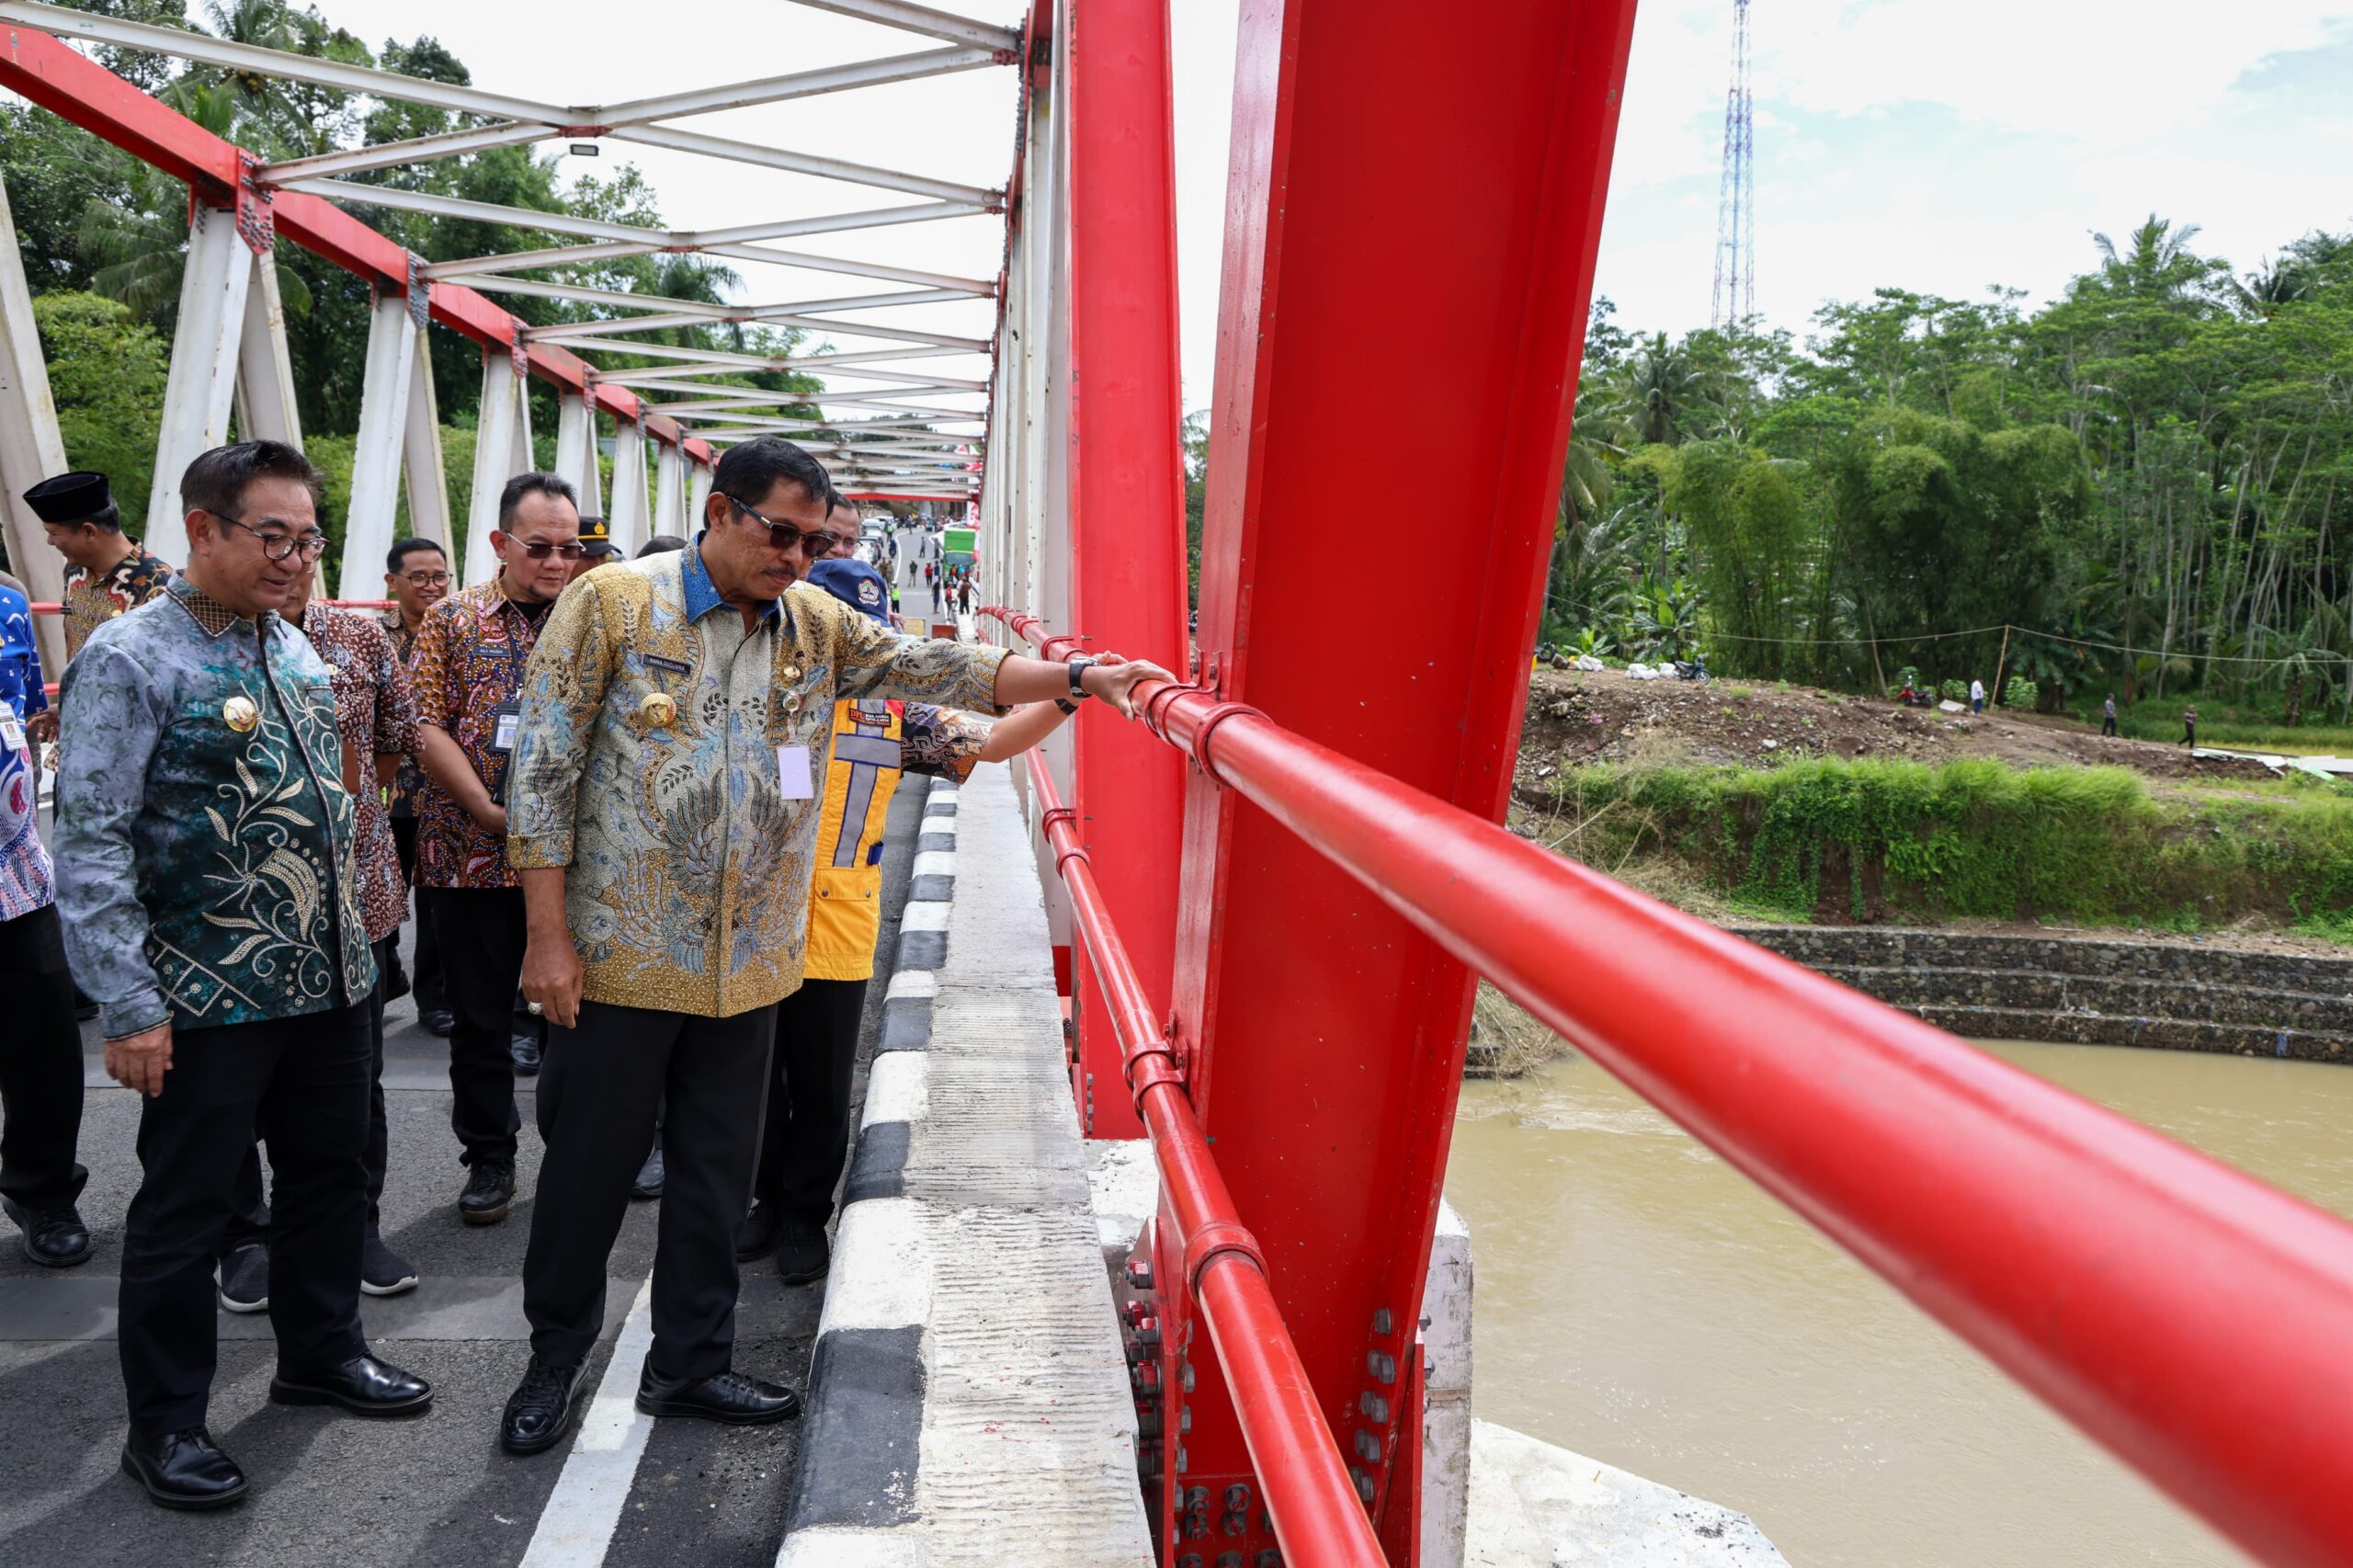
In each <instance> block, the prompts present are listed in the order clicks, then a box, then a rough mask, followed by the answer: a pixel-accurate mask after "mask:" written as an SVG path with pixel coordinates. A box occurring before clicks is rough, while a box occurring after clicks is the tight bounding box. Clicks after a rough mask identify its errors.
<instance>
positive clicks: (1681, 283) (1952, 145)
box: [191, 0, 2353, 408]
mask: <svg viewBox="0 0 2353 1568" xmlns="http://www.w3.org/2000/svg"><path fill="white" fill-rule="evenodd" d="M316 3H317V4H318V5H319V7H320V9H321V10H322V11H323V12H324V14H325V15H326V16H327V17H329V19H331V20H333V21H335V22H336V23H338V24H340V25H342V26H345V27H347V28H351V29H352V30H353V31H355V32H357V33H358V34H359V35H360V36H361V37H362V38H364V39H366V40H369V43H370V44H371V45H378V44H381V42H382V41H383V40H384V39H385V38H387V37H389V36H397V37H399V38H400V39H402V40H410V39H414V38H415V37H417V36H419V35H420V34H430V35H433V36H435V37H438V39H440V40H442V41H443V42H444V43H446V44H448V45H449V47H450V48H452V49H453V50H454V51H456V52H457V53H458V55H459V56H460V58H461V59H463V60H465V61H467V62H469V64H470V65H471V66H472V69H473V71H474V74H475V81H476V85H480V86H483V87H484V88H489V89H494V90H504V91H511V92H516V93H518V94H522V95H525V96H529V97H545V98H555V99H561V100H566V101H577V102H583V103H593V102H609V101H613V100H618V99H624V98H630V97H641V96H645V95H650V94H654V93H659V92H664V91H668V90H673V89H677V88H685V87H691V86H699V85H711V84H713V83H717V82H724V81H731V80H739V79H744V78H747V77H755V76H762V75H768V74H779V73H782V72H787V71H796V70H801V69H807V68H810V67H813V66H818V65H824V64H827V63H832V62H839V61H847V60H854V59H861V58H868V57H871V56H874V55H879V54H885V53H896V52H911V51H917V50H924V49H930V48H935V47H938V45H936V44H935V43H933V42H932V41H931V40H924V39H920V38H916V37H914V36H913V35H909V34H904V33H900V32H897V31H895V30H893V29H891V28H882V27H880V26H877V25H875V24H872V23H868V22H864V21H858V20H853V19H850V18H847V17H836V16H833V15H830V14H827V13H824V12H819V11H816V10H813V9H809V8H806V7H802V6H793V5H789V4H784V3H782V0H765V3H763V4H757V5H750V6H730V7H727V8H726V12H725V21H724V25H723V27H716V28H665V27H663V26H661V25H660V21H661V18H662V17H664V16H665V15H672V16H675V15H679V14H682V13H691V12H693V11H695V10H698V9H700V8H701V7H700V6H679V7H670V8H666V9H665V8H662V7H656V8H654V9H653V10H648V9H647V8H646V7H643V6H635V5H631V6H620V5H618V4H612V3H611V0H579V3H577V4H574V6H570V7H567V8H566V9H565V10H564V12H563V17H564V20H565V23H566V25H565V26H564V27H563V28H552V27H551V25H550V22H549V19H548V17H549V14H548V13H547V12H545V11H544V10H542V9H541V8H540V7H536V6H518V5H501V4H484V3H483V0H400V3H399V4H397V5H392V4H387V3H385V0H316ZM933 3H935V4H939V5H943V6H950V7H952V8H954V9H958V10H961V11H962V12H964V13H965V14H967V15H970V16H973V17H983V18H986V19H990V20H995V21H1002V22H1007V23H1010V22H1014V21H1017V19H1018V17H1019V16H1020V14H1021V12H1022V11H1023V9H1024V8H1025V6H1024V0H933ZM1732 5H1733V0H1643V4H1642V8H1641V10H1640V12H1639V14H1638V20H1637V23H1636V28H1635V36H1634V43H1633V53H1632V60H1631V66H1630V70H1629V79H1628V84H1627V90H1626V95H1625V101H1624V108H1623V114H1622V119H1621V121H1620V132H1619V139H1618V147H1617V153H1616V163H1615V166H1614V170H1613V174H1612V179H1611V187H1610V194H1609V201H1608V220H1607V223H1606V225H1605V228H1604V231H1603V235H1602V241H1601V252H1600V256H1599V260H1598V266H1597V278H1596V287H1597V291H1598V292H1599V293H1601V294H1604V295H1607V296H1608V298H1609V299H1610V300H1611V301H1613V302H1614V303H1615V304H1616V306H1617V308H1618V318H1617V319H1618V321H1619V323H1620V324H1621V325H1624V326H1627V327H1630V328H1633V329H1638V330H1640V329H1665V330H1669V331H1677V332H1680V331H1684V330H1688V328H1690V327H1693V326H1698V325H1704V324H1706V323H1707V320H1708V315H1709V307H1710V292H1711V278H1712V270H1713V264H1714V240H1715V228H1716V210H1717V190H1718V173H1719V168H1720V153H1721V146H1722V117H1723V98H1724V86H1725V84H1726V81H1727V79H1728V76H1729V69H1730V53H1731V17H1732ZM193 8H194V7H193V6H192V7H191V9H193ZM1171 11H1172V17H1173V23H1172V25H1173V44H1174V51H1175V54H1174V60H1175V77H1176V176H1177V177H1176V191H1177V247H1178V262H1179V268H1180V274H1181V287H1182V301H1181V314H1182V320H1183V329H1182V330H1183V358H1184V385H1185V399H1186V405H1187V406H1188V408H1197V407H1199V406H1202V405H1203V404H1205V403H1207V402H1208V401H1209V397H1210V391H1211V380H1212V373H1211V372H1212V360H1213V358H1214V356H1215V347H1216V322H1217V288H1218V272H1219V250H1220V243H1221V234H1220V228H1221V225H1222V222H1223V210H1224V187H1225V157H1226V144H1227V141H1228V137H1229V135H1230V131H1231V125H1230V115H1231V87H1232V74H1233V48H1234V26H1235V21H1234V17H1235V11H1236V0H1171ZM1751 16H1752V30H1753V35H1754V38H1755V42H1756V56H1755V67H1754V87H1755V97H1756V294H1757V304H1758V309H1759V312H1760V313H1761V314H1762V315H1763V316H1764V317H1765V319H1766V321H1767V324H1768V325H1773V326H1786V327H1789V328H1790V329H1792V330H1793V331H1796V332H1798V333H1799V334H1800V335H1801V336H1802V335H1803V334H1804V332H1805V330H1806V329H1807V327H1808V324H1809V323H1810V320H1811V318H1812V316H1813V312H1814V311H1815V310H1816V309H1817V308H1818V307H1819V306H1820V305H1821V304H1822V303H1823V302H1824V301H1827V300H1847V299H1859V298H1866V297H1868V296H1869V294H1870V290H1872V289H1873V288H1875V287H1878V286H1881V285H1895V286H1901V287H1904V288H1909V289H1913V290H1921V291H1933V292H1937V293H1940V294H1944V295H1946V296H1949V297H1954V298H1974V297H1978V296H1980V295H1982V293H1983V291H1984V290H1985V289H1986V288H1987V287H1989V286H1991V285H1994V284H1995V283H2002V284H2006V285H2010V286H2013V287H2017V288H2020V289H2024V290H2027V292H2028V294H2029V298H2030V299H2033V300H2040V299H2044V298H2048V297H2050V296H2051V295H2052V294H2053V293H2055V292H2056V291H2057V290H2060V289H2061V288H2063V286H2064V284H2065V282H2066V280H2067V278H2069V277H2070V276H2072V275H2073V274H2074V273H2075V272H2077V271H2080V270H2083V269H2085V268H2086V267H2087V266H2089V265H2090V259H2091V256H2092V248H2091V241H2090V232H2091V231H2093V230H2100V229H2104V230H2107V231H2108V232H2109V233H2114V234H2117V235H2119V236H2121V235H2122V233H2124V232H2125V231H2128V230H2130V229H2131V228H2132V227H2133V226H2134V225H2136V224H2137V223H2139V222H2141V221H2142V219H2143V217H2145V216H2146V215H2147V214H2149V213H2151V212H2153V211H2154V212H2156V213H2158V214H2161V215H2163V216H2166V217H2169V218H2173V219H2176V220H2177V221H2179V222H2188V223H2196V224H2199V225H2200V226H2201V227H2202V230H2203V233H2202V234H2201V236H2200V240H2199V242H2198V244H2200V247H2201V248H2202V249H2205V250H2206V251H2208V252H2210V253H2211V254H2219V255H2222V256H2227V257H2228V258H2229V259H2230V260H2231V261H2232V262H2233V263H2234V266H2235V267H2237V268H2238V269H2239V270H2240V271H2242V272H2245V271H2247V270H2249V269H2251V268H2253V267H2256V265H2257V264H2258V263H2259V262H2260V260H2261V259H2262V258H2263V257H2265V256H2268V255H2270V254H2273V253H2275V252H2276V251H2277V250H2278V249H2279V246H2280V245H2281V244H2284V243H2286V242H2287V241H2289V240H2291V239H2293V238H2294V237H2296V236H2297V235H2298V234H2300V233H2303V232H2305V231H2307V230H2309V229H2312V228H2314V227H2324V228H2334V229H2337V230H2340V231H2342V230H2346V229H2353V157H2348V156H2347V149H2348V148H2353V0H2238V3H2237V4H2235V5H2234V6H2229V7H2227V8H2226V10H2225V11H2222V12H2218V11H2217V10H2216V9H2215V8H2214V7H2213V6H2211V4H2200V5H2196V6H2193V5H2191V4H2189V3H2188V0H2131V3H2130V4H2118V3H2115V0H1972V3H1971V4H1970V5H1969V6H1956V5H1954V4H1952V3H1951V0H1754V7H1753V10H1752V13H1751ZM722 44H723V47H716V46H718V45H722ZM1014 112H1015V111H1014V78H1013V74H1012V73H1011V72H1009V71H1006V70H1003V69H995V70H983V71H975V72H971V73H966V74H961V75H954V76H946V77H938V78H933V79H931V80H928V81H925V82H919V83H910V84H902V85H893V86H887V87H879V88H868V89H862V90H860V91H858V92H856V93H850V94H842V95H835V96H832V97H820V98H814V99H807V100H802V101H800V102H797V103H790V104H782V105H773V106H767V107H764V108H755V109H746V110H741V111H736V112H734V113H731V114H724V115H712V116H705V117H699V118H697V119H693V120H688V121H683V122H680V123H684V124H688V125H691V126H692V127H694V128H695V129H698V130H703V131H710V132H713V133H716V134H721V135H726V136H733V137H737V138H740V139H744V140H748V141H758V142H768V143H770V144H774V145H782V146H789V147H792V148H795V149H797V150H801V151H806V152H812V153H826V154H830V155H833V156H836V157H841V158H847V159H854V160H856V161H858V162H862V163H866V164H870V165H881V166H885V167H892V168H898V169H904V170H911V171H915V172H918V173H922V174H926V175H932V176H939V177H943V178H949V179H957V180H962V181H966V182H970V183H973V184H980V185H988V186H995V185H1001V184H1003V183H1004V181H1005V178H1006V172H1007V167H1008V165H1009V159H1010V139H1011V136H1012V133H1013V130H1014ZM622 157H627V158H629V159H631V160H633V161H635V162H637V163H638V164H639V165H641V166H642V168H643V169H644V170H645V171H646V173H647V174H648V176H650V177H651V178H652V179H653V180H654V183H655V185H656V186H657V187H658V188H659V189H660V190H661V192H662V200H663V207H664V215H665V219H666V220H667V221H668V222H671V223H672V224H674V225H675V226H678V227H702V226H712V225H718V224H723V223H735V222H750V221H757V220H759V219H763V218H768V217H779V216H791V215H796V214H799V213H802V212H807V211H811V210H835V209H839V208H843V207H851V206H874V207H886V206H895V205H900V204H902V203H904V202H905V201H907V200H909V198H905V197H903V196H899V195H896V194H893V193H889V192H884V191H879V190H869V189H863V188H852V187H841V186H835V185H830V184H828V183H825V182H819V181H813V180H809V179H805V178H802V177H801V176H791V175H785V174H780V173H777V172H774V171H767V170H758V169H747V168H744V167H742V166H740V165H726V164H718V163H713V162H710V161H708V160H704V159H699V158H695V157H691V156H688V155H686V154H679V153H667V152H664V151H662V150H658V149H650V148H642V147H623V146H620V145H618V144H608V146H607V148H606V149H605V153H604V154H603V156H602V157H600V158H598V159H596V160H588V159H578V158H567V159H566V160H565V166H566V168H567V169H568V170H574V171H583V172H587V173H592V174H609V173H610V172H611V171H612V169H613V167H614V166H615V165H616V164H617V163H618V162H619V161H620V159H621V158H622ZM779 244H790V245H794V246H797V247H798V248H802V249H806V250H811V251H821V252H832V253H834V254H842V255H857V256H869V257H872V258H876V259H887V260H892V261H897V262H900V263H902V264H904V265H908V266H914V267H924V268H926V269H927V270H932V271H944V272H949V273H953V274H957V275H961V276H968V277H973V278H994V277H995V275H996V271H997V267H998V264H999V260H1000V256H1001V250H1002V245H1003V231H1002V228H1001V225H1000V223H999V222H998V221H996V220H994V219H987V218H971V219H958V220H950V221H946V222H929V223H921V224H912V225H906V226H902V227H897V228H892V229H879V230H872V231H868V232H865V233H860V234H858V235H845V236H836V237H821V238H816V239H810V240H805V241H790V242H779ZM744 271H745V290H744V293H745V296H746V297H747V298H750V299H753V300H756V301H775V300H785V299H791V298H796V297H801V298H805V297H812V296H815V295H821V294H837V293H844V292H855V291H859V290H863V289H865V288H866V287H868V286H867V285H864V284H858V283H854V282H852V281H850V280H848V279H845V278H839V277H836V276H828V275H825V274H823V273H813V272H807V271H801V270H799V269H786V268H770V267H759V266H751V267H745V268H744ZM873 287H877V288H886V287H892V286H891V285H874V286H873ZM868 319H870V320H873V321H876V322H892V323H897V324H927V325H932V326H937V327H938V328H941V329H943V330H948V331H952V332H957V333H960V334H964V335H973V336H985V335H987V333H988V330H989V327H990V312H989V309H988V307H987V306H985V305H984V304H980V303H974V302H966V303H953V304H938V305H929V306H921V307H908V308H905V309H904V310H900V311H895V312H877V313H874V314H873V315H871V316H870V317H869V318H868ZM842 346H843V347H873V346H874V345H873V344H872V342H871V341H870V340H869V341H867V342H865V343H855V344H854V343H844V344H843V345H842ZM891 368H892V369H902V368H904V369H915V368H918V367H917V366H912V365H911V366H896V365H894V366H892V367H891ZM936 368H938V369H947V370H951V371H953V372H954V373H961V374H964V375H975V374H978V373H979V371H978V370H977V369H975V368H974V366H973V364H972V362H970V361H965V362H960V363H958V364H956V365H953V366H951V365H949V364H948V363H946V362H942V363H941V364H940V365H938V367H936ZM941 401H943V402H945V401H949V400H947V399H942V400H941ZM959 401H961V402H964V403H975V404H976V403H977V399H971V398H966V399H961V400H959Z"/></svg>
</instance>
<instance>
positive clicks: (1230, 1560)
mask: <svg viewBox="0 0 2353 1568" xmlns="http://www.w3.org/2000/svg"><path fill="white" fill-rule="evenodd" d="M1217 1568H1242V1553H1240V1552H1238V1551H1221V1552H1219V1553H1218V1554H1217Z"/></svg>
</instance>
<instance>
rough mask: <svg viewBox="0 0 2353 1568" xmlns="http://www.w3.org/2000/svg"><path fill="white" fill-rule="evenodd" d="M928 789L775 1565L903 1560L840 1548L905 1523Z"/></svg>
mask: <svg viewBox="0 0 2353 1568" xmlns="http://www.w3.org/2000/svg"><path fill="white" fill-rule="evenodd" d="M930 788H931V794H930V797H929V799H927V800H926V801H925V802H924V820H923V825H922V827H921V828H920V830H919V832H920V835H921V836H920V837H919V838H918V840H917V846H918V848H917V854H916V864H917V865H918V866H921V867H923V868H924V869H923V872H922V874H921V875H920V876H919V877H918V878H917V879H916V880H915V882H914V883H912V884H911V885H910V887H909V890H908V895H907V904H906V909H905V912H904V914H903V915H902V916H901V918H900V924H899V946H898V950H897V951H896V953H895V954H894V955H893V958H892V975H891V980H890V984H889V987H888V989H887V990H885V991H884V992H883V1003H882V1035H881V1040H879V1041H878V1042H877V1044H876V1046H875V1054H874V1062H873V1064H872V1066H871V1067H870V1069H869V1075H868V1079H867V1085H866V1105H865V1108H864V1110H863V1112H862V1113H861V1115H860V1117H859V1120H858V1136H857V1139H856V1140H855V1142H853V1143H852V1144H851V1148H850V1158H849V1176H848V1179H847V1182H846V1183H845V1184H844V1187H843V1191H842V1214H841V1223H840V1225H839V1226H838V1227H837V1228H836V1230H835V1237H834V1256H833V1267H832V1269H831V1270H830V1272H829V1274H828V1277H827V1280H826V1285H825V1310H824V1316H823V1317H822V1318H821V1319H820V1321H819V1323H818V1325H817V1344H816V1347H815V1350H814V1352H813V1356H812V1358H811V1362H810V1368H809V1391H808V1400H807V1402H806V1414H805V1415H804V1425H803V1428H802V1433H803V1435H802V1437H801V1463H800V1464H799V1465H798V1466H797V1467H796V1468H795V1471H794V1473H793V1483H792V1495H791V1497H790V1501H789V1502H788V1503H787V1505H786V1508H785V1540H784V1548H783V1551H782V1553H781V1554H780V1555H779V1558H778V1559H777V1561H778V1562H779V1564H784V1563H792V1562H820V1561H827V1562H899V1561H908V1560H909V1559H906V1558H904V1556H903V1555H902V1554H898V1553H895V1552H892V1553H888V1554H883V1555H875V1554H874V1553H872V1552H870V1551H866V1550H863V1549H861V1548H860V1547H858V1545H857V1544H856V1543H855V1542H854V1541H853V1540H844V1539H841V1538H842V1536H843V1534H844V1533H845V1532H846V1531H847V1532H850V1533H853V1534H863V1533H865V1532H867V1531H871V1530H876V1529H890V1528H894V1527H898V1526H904V1525H907V1524H911V1523H913V1522H914V1520H915V1476H916V1474H917V1472H918V1470H919V1468H920V1465H921V1454H920V1447H921V1436H922V1431H923V1404H924V1390H925V1381H924V1363H923V1330H924V1322H925V1318H926V1315H927V1314H928V1312H929V1307H930V1301H929V1298H928V1291H927V1290H926V1289H924V1287H926V1286H927V1284H928V1280H929V1270H928V1269H927V1268H926V1267H925V1264H924V1261H923V1259H922V1257H921V1256H920V1254H921V1252H922V1249H923V1242H922V1238H921V1234H920V1231H919V1229H918V1227H917V1224H916V1222H915V1216H914V1215H913V1214H912V1213H910V1212H908V1211H907V1209H908V1206H907V1204H906V1202H905V1199H904V1189H905V1172H906V1164H907V1153H908V1149H909V1146H910V1142H911V1139H912V1133H913V1129H912V1127H911V1126H910V1122H911V1121H912V1120H913V1119H915V1118H916V1117H919V1116H921V1115H922V1114H923V1111H924V1109H925V1108H926V1094H925V1084H926V1063H925V1060H924V1054H925V1052H926V1051H928V1050H929V1049H930V1046H931V1019H932V1003H933V1001H934V999H935V998H937V997H938V994H939V979H938V971H939V970H940V969H941V967H942V966H944V965H945V964H946V962H947V961H948V915H949V908H950V906H951V905H952V904H953V903H954V901H955V896H956V852H955V842H956V816H955V805H956V787H955V786H954V785H953V784H950V783H949V782H948V781H947V780H945V779H939V778H935V779H933V780H931V786H930ZM943 806H944V807H945V808H946V809H945V810H942V809H941V808H942V807H943ZM892 1200H895V1201H892ZM872 1544H873V1545H874V1546H875V1547H876V1548H878V1549H879V1548H880V1547H881V1544H882V1543H880V1542H876V1543H872Z"/></svg>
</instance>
